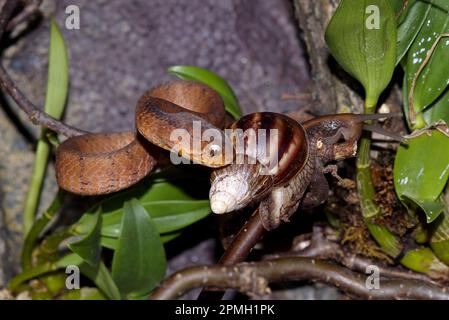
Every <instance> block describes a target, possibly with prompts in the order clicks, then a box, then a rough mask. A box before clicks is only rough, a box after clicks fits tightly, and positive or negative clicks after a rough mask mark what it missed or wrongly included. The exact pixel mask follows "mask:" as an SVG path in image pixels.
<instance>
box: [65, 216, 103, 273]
mask: <svg viewBox="0 0 449 320" xmlns="http://www.w3.org/2000/svg"><path fill="white" fill-rule="evenodd" d="M86 217H87V218H86V220H87V222H88V226H89V229H88V230H87V233H86V235H85V236H84V237H83V238H82V239H81V240H79V241H77V242H74V243H71V244H69V248H70V250H72V251H73V252H74V253H76V254H78V255H79V256H80V257H81V258H83V260H84V261H86V263H87V264H89V265H90V266H91V267H94V268H95V267H96V266H97V265H98V263H99V262H100V255H101V245H100V235H101V219H102V217H101V210H100V209H99V210H97V212H96V213H95V214H93V215H91V216H86Z"/></svg>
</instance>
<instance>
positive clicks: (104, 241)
mask: <svg viewBox="0 0 449 320" xmlns="http://www.w3.org/2000/svg"><path fill="white" fill-rule="evenodd" d="M180 235H181V232H173V233H167V234H163V235H161V236H160V238H161V242H162V243H163V244H165V243H167V242H169V241H171V240H174V239H176V238H177V237H179V236H180ZM101 245H102V246H103V247H105V248H108V249H111V250H116V249H117V248H118V238H116V237H107V236H102V237H101Z"/></svg>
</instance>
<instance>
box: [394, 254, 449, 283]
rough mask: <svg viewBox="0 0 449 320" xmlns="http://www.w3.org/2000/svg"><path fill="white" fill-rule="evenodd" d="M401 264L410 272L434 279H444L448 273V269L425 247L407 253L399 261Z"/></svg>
mask: <svg viewBox="0 0 449 320" xmlns="http://www.w3.org/2000/svg"><path fill="white" fill-rule="evenodd" d="M401 263H402V264H403V265H404V266H405V267H407V268H408V269H410V270H413V271H416V272H421V273H425V274H427V275H428V276H430V277H435V278H441V277H444V276H445V275H447V273H448V272H449V269H448V267H447V266H446V265H445V264H444V263H442V262H441V261H440V260H439V259H438V258H437V257H436V256H435V253H434V252H433V251H432V250H431V249H430V248H427V247H418V248H416V249H413V250H409V251H407V253H406V254H405V255H404V257H403V258H402V259H401Z"/></svg>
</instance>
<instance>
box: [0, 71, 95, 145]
mask: <svg viewBox="0 0 449 320" xmlns="http://www.w3.org/2000/svg"><path fill="white" fill-rule="evenodd" d="M0 88H2V89H3V90H4V91H5V92H6V93H8V94H9V95H10V96H11V98H12V99H13V100H14V101H15V102H16V103H17V105H18V106H19V107H20V109H22V110H23V111H24V112H25V113H26V114H27V115H28V117H29V119H30V120H31V122H32V123H33V124H35V125H41V126H44V127H47V128H49V129H50V130H53V131H54V132H56V133H59V134H62V135H64V136H66V137H73V136H79V135H82V134H86V133H87V132H86V131H82V130H80V129H78V128H75V127H72V126H69V125H67V124H65V123H64V122H62V121H59V120H57V119H55V118H53V117H52V116H50V115H48V114H47V113H45V112H43V111H41V110H39V109H38V108H37V107H36V106H35V105H34V104H33V103H31V101H30V100H28V98H27V97H26V96H25V95H24V94H23V93H22V91H20V89H19V88H18V87H17V86H16V84H15V83H14V82H13V80H12V79H11V78H10V76H9V75H8V73H7V72H6V70H5V69H4V67H3V66H2V65H0Z"/></svg>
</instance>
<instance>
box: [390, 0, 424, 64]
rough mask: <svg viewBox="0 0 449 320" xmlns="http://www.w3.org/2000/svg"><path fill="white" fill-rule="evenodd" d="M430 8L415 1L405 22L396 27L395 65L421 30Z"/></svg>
mask: <svg viewBox="0 0 449 320" xmlns="http://www.w3.org/2000/svg"><path fill="white" fill-rule="evenodd" d="M431 7H432V6H431V5H430V4H428V3H425V2H421V1H417V2H415V3H414V4H413V5H411V7H410V10H409V12H408V13H407V16H406V18H405V20H404V21H403V22H402V23H401V25H400V26H399V27H398V43H397V49H396V52H397V53H396V65H397V64H398V63H399V62H400V61H401V60H402V58H403V57H404V56H405V54H406V53H407V51H408V49H410V47H411V46H412V44H413V41H414V40H415V38H416V36H417V35H418V33H419V31H420V30H421V28H422V26H423V25H424V22H425V21H426V18H427V15H428V14H429V12H430V8H431Z"/></svg>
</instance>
